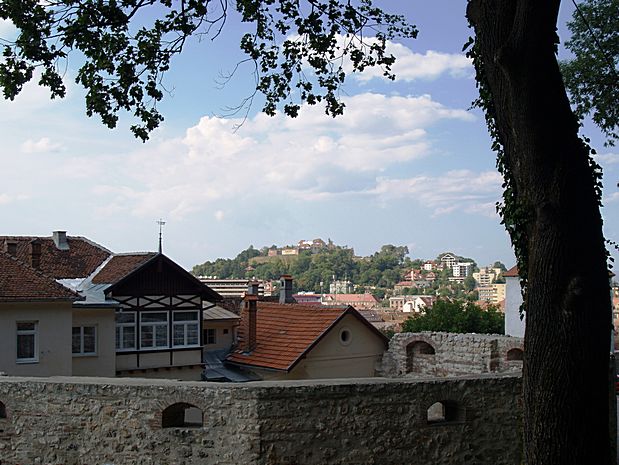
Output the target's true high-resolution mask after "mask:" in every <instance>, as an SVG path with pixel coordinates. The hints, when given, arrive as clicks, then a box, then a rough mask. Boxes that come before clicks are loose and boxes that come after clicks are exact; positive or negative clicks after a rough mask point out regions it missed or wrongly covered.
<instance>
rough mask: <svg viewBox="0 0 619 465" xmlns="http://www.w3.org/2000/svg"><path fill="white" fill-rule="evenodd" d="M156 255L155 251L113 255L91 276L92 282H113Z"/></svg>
mask: <svg viewBox="0 0 619 465" xmlns="http://www.w3.org/2000/svg"><path fill="white" fill-rule="evenodd" d="M155 255H157V254H156V253H155V252H144V253H129V254H119V255H114V256H113V257H112V258H111V259H110V261H109V262H107V263H106V264H105V266H104V267H103V268H102V269H101V270H100V271H99V272H98V273H97V274H96V275H95V276H94V277H93V278H92V283H93V284H108V283H115V282H117V281H119V280H121V279H122V278H124V277H125V276H127V275H128V274H129V273H131V272H132V271H134V270H135V269H137V268H139V267H140V266H142V265H143V264H144V263H146V262H147V261H148V260H150V259H151V258H153V257H154V256H155Z"/></svg>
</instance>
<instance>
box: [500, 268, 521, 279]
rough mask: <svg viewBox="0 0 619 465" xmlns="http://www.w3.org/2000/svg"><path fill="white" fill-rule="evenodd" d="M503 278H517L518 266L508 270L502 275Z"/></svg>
mask: <svg viewBox="0 0 619 465" xmlns="http://www.w3.org/2000/svg"><path fill="white" fill-rule="evenodd" d="M503 277H504V278H517V277H518V266H517V265H516V266H512V267H511V268H510V269H509V270H507V271H506V272H504V273H503Z"/></svg>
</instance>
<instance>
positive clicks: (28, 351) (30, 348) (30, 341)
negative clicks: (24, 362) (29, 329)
mask: <svg viewBox="0 0 619 465" xmlns="http://www.w3.org/2000/svg"><path fill="white" fill-rule="evenodd" d="M17 358H18V359H20V358H34V334H27V335H18V336H17Z"/></svg>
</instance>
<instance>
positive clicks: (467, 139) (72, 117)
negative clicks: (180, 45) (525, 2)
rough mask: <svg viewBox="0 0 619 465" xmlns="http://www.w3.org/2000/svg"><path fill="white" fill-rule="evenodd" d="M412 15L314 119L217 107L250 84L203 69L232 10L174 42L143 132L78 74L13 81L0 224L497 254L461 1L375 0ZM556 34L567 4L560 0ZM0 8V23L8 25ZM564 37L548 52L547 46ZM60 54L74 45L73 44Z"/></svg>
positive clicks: (491, 188)
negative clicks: (61, 82)
mask: <svg viewBox="0 0 619 465" xmlns="http://www.w3.org/2000/svg"><path fill="white" fill-rule="evenodd" d="M378 4H379V5H381V6H383V7H384V8H386V9H391V10H392V11H394V12H399V13H403V14H406V15H407V17H408V18H409V20H410V21H411V22H412V23H414V24H416V25H417V26H418V28H419V30H420V33H419V37H418V38H417V39H416V40H411V41H406V42H403V43H399V44H392V45H391V46H392V50H393V53H394V54H396V56H397V57H398V59H399V61H398V63H397V64H396V67H395V68H394V70H395V72H396V74H397V76H398V78H397V80H396V81H395V82H388V81H385V80H383V79H382V78H380V77H377V75H376V73H367V74H364V75H360V76H352V77H350V78H349V79H348V81H347V83H346V85H345V88H344V95H345V97H344V100H345V102H346V104H347V109H346V112H345V115H344V116H343V117H340V118H337V119H335V120H334V119H331V118H330V117H327V116H325V115H324V114H323V110H322V109H321V108H319V107H313V108H304V109H303V110H302V111H301V114H300V116H299V117H298V118H297V119H294V120H291V119H287V118H285V117H283V116H281V115H278V116H276V117H274V118H270V117H267V116H264V115H262V114H259V113H258V111H259V109H260V102H259V101H258V102H256V103H255V105H254V106H253V108H252V110H251V112H250V114H249V117H248V119H247V120H246V121H245V123H244V124H243V126H242V127H241V128H240V129H239V130H237V131H236V132H235V131H233V126H234V125H235V123H237V122H238V119H237V120H235V119H234V118H224V117H222V115H224V114H225V113H226V111H225V108H226V107H231V106H235V105H237V104H238V103H240V101H241V99H242V98H243V97H244V96H246V95H248V94H249V93H250V92H251V85H252V82H253V80H252V76H251V74H250V69H249V68H241V69H240V70H239V71H238V72H237V74H236V75H235V76H234V78H233V79H232V80H231V81H230V82H229V83H228V84H227V85H226V86H224V87H223V88H222V87H221V86H220V85H219V83H218V81H219V77H220V76H221V75H222V74H226V73H229V71H230V70H231V69H232V68H233V67H234V66H235V64H236V63H237V62H238V61H239V60H241V59H243V55H242V53H241V52H240V51H239V49H238V40H239V37H240V34H241V31H242V29H241V28H240V27H239V25H238V23H237V22H236V21H235V20H234V19H235V18H234V17H231V18H230V19H229V20H228V22H227V24H226V28H225V29H224V31H223V33H222V35H221V36H220V37H218V38H217V39H216V41H214V42H211V41H209V40H206V41H202V42H200V43H199V42H198V41H192V42H190V43H189V44H188V46H187V48H186V50H185V53H184V54H183V55H182V56H180V57H178V58H176V59H175V61H174V63H173V68H172V70H171V71H170V72H169V73H168V74H167V75H166V78H165V85H166V88H167V89H169V90H170V94H171V95H169V96H166V98H165V100H164V102H163V103H162V104H161V106H160V109H161V111H162V113H163V114H164V116H165V118H166V120H165V122H164V123H163V126H162V127H161V128H160V129H159V130H157V131H156V132H155V133H154V134H153V135H152V137H151V140H150V141H149V142H148V143H146V144H142V143H141V142H139V141H137V140H135V139H133V138H132V136H131V133H130V132H129V130H128V126H129V124H128V121H127V120H125V119H121V122H120V124H119V127H118V128H117V129H115V130H113V131H110V130H108V129H106V128H104V127H103V126H102V125H101V124H100V123H99V121H98V120H97V119H96V118H87V117H86V116H85V112H84V101H83V91H82V90H81V89H80V88H79V87H77V86H76V85H75V84H72V79H71V77H72V76H74V75H75V70H76V68H77V66H78V63H79V62H78V61H77V60H75V61H71V62H69V67H68V70H67V79H66V81H67V84H68V85H69V93H68V96H67V98H66V99H64V100H61V101H50V100H49V98H48V96H47V93H46V91H45V90H43V89H38V88H36V87H35V86H29V87H27V88H26V89H25V90H24V92H23V95H21V96H20V97H18V98H17V99H16V100H15V101H14V102H4V101H0V134H1V135H2V141H3V150H2V151H1V152H0V159H1V163H2V167H3V169H2V173H3V182H2V184H0V217H1V218H2V234H12V235H49V234H50V233H51V231H52V230H57V229H62V230H67V231H68V233H69V234H70V235H83V236H87V237H89V238H91V239H93V240H95V241H96V242H99V243H101V244H102V245H105V246H106V247H108V248H110V249H111V250H113V251H117V252H125V251H136V250H153V249H155V248H156V245H157V233H158V226H157V224H156V220H157V219H158V218H163V219H164V220H165V221H166V222H167V223H166V225H165V227H164V251H165V252H166V253H167V254H168V255H169V256H170V257H171V258H173V259H175V260H177V261H178V262H179V263H180V264H182V265H183V266H185V267H187V268H190V267H191V266H193V265H195V264H197V263H202V262H203V261H205V260H212V259H215V258H217V257H231V256H234V255H235V254H236V253H238V252H239V251H240V250H242V249H244V248H246V247H247V246H248V245H250V244H253V245H254V246H255V247H261V246H263V245H271V244H273V243H274V244H278V245H285V244H292V243H296V242H297V241H298V240H300V239H313V238H316V237H322V238H323V239H325V240H326V239H327V238H331V239H332V240H333V241H334V242H335V243H337V244H342V245H348V246H350V247H354V248H355V251H356V253H357V254H359V255H367V254H370V253H372V252H374V251H376V250H378V249H379V248H380V246H381V245H383V244H388V243H391V244H396V245H407V246H408V247H409V249H410V251H411V256H412V257H421V258H433V257H435V256H436V255H437V254H438V253H440V252H442V251H446V250H450V251H453V252H455V253H457V254H460V255H464V256H468V257H472V258H475V259H476V260H477V262H478V263H479V264H480V265H483V264H488V263H491V262H493V261H494V260H501V261H503V262H504V263H505V264H506V265H508V266H511V265H512V264H513V263H514V257H513V253H512V251H511V247H510V244H509V240H508V237H507V235H506V233H505V232H504V230H503V228H502V227H501V225H500V222H499V218H498V216H497V215H496V213H495V211H494V204H495V202H496V201H497V200H499V199H500V193H501V190H500V186H501V179H500V177H499V175H498V173H497V172H496V170H495V167H494V164H495V158H494V154H493V153H492V152H491V151H490V149H489V146H490V142H489V138H488V135H487V133H486V129H485V124H484V121H483V116H482V115H481V114H480V113H479V112H478V111H475V110H473V111H471V110H469V106H470V102H471V101H472V100H473V99H474V98H475V96H476V90H475V82H474V79H473V71H472V68H471V66H470V64H469V63H468V61H467V60H466V58H464V57H463V55H462V53H461V49H462V45H463V43H464V42H466V39H467V38H468V36H469V35H470V30H469V29H468V28H467V24H466V20H465V18H464V10H465V5H466V2H464V1H459V2H453V0H451V1H447V0H440V1H432V2H427V1H426V2H419V1H410V2H393V1H382V2H378ZM563 8H564V9H563V10H562V12H561V21H560V31H559V32H560V35H561V38H562V40H565V39H566V38H567V33H566V29H565V21H566V20H567V19H568V18H569V17H570V15H571V9H570V8H569V5H568V4H567V3H566V2H564V6H563ZM10 34H11V26H10V24H7V23H6V22H5V23H0V36H5V37H6V36H10ZM562 53H563V52H562ZM76 58H77V57H76ZM585 131H586V133H587V135H589V136H590V137H592V140H593V143H594V146H596V147H597V148H598V152H599V153H600V156H599V157H598V160H599V162H600V163H601V164H602V166H603V167H604V170H605V179H606V182H605V184H606V186H607V187H606V191H605V201H604V203H605V205H606V206H605V208H604V211H603V214H604V218H605V233H606V235H607V237H609V238H610V239H614V240H615V241H617V240H618V239H619V215H618V214H617V211H618V208H617V205H618V204H619V194H618V192H617V188H616V187H615V185H616V182H617V181H618V180H619V151H617V149H616V148H614V149H608V148H604V147H603V146H602V141H603V139H602V138H601V137H600V135H599V132H598V131H597V129H596V128H595V127H593V126H592V125H590V124H587V125H586V127H585Z"/></svg>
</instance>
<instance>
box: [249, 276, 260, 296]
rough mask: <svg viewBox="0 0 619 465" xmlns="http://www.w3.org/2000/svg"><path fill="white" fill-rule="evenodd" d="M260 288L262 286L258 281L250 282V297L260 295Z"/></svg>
mask: <svg viewBox="0 0 619 465" xmlns="http://www.w3.org/2000/svg"><path fill="white" fill-rule="evenodd" d="M259 286H260V283H259V282H258V281H256V280H255V279H254V280H251V281H249V283H247V293H248V294H249V295H256V296H257V295H259V291H258V289H259Z"/></svg>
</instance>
